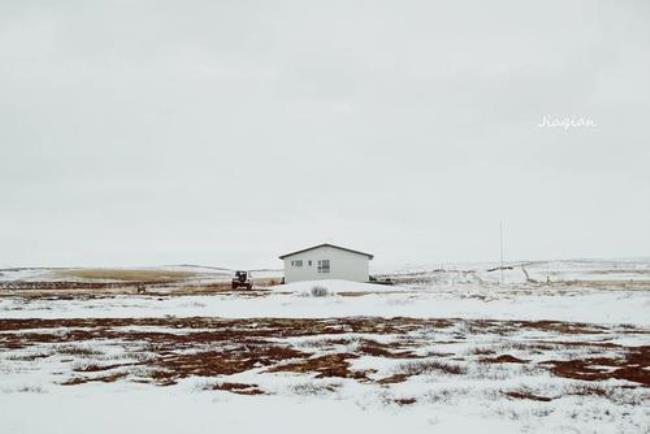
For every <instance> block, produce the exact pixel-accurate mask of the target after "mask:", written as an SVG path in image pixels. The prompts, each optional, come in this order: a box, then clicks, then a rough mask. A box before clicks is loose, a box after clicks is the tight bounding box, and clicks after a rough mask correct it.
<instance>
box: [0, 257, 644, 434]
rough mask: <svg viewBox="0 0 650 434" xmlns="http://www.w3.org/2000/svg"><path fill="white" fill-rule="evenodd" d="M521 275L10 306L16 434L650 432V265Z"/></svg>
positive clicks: (5, 388) (3, 303) (44, 298)
mask: <svg viewBox="0 0 650 434" xmlns="http://www.w3.org/2000/svg"><path fill="white" fill-rule="evenodd" d="M511 265H512V269H508V270H504V282H503V284H498V283H499V280H500V278H501V276H500V270H496V271H494V270H492V271H488V270H491V269H492V268H491V267H490V266H489V265H480V266H474V268H472V266H470V265H464V266H457V267H453V268H452V267H446V268H445V269H434V268H427V267H419V268H418V267H408V268H403V269H400V270H393V271H392V272H385V273H384V274H383V275H382V277H383V278H391V279H392V280H393V281H394V282H396V283H397V284H396V285H393V286H388V285H373V284H357V283H351V282H344V281H321V282H319V283H318V285H319V286H322V287H324V288H326V291H325V293H323V291H319V292H313V287H314V286H315V285H316V284H314V283H299V284H291V285H280V286H273V287H268V288H260V289H259V290H258V291H253V292H250V293H246V292H232V291H226V292H223V293H216V294H214V295H209V296H208V295H174V294H171V293H165V292H164V291H159V290H156V291H155V292H152V293H149V294H146V295H134V294H130V295H129V294H117V295H116V294H112V293H110V292H98V293H96V294H92V293H90V294H89V292H88V291H82V292H78V291H75V290H70V291H66V290H64V289H62V290H60V291H59V292H53V291H49V292H48V291H46V292H39V291H32V292H30V291H26V290H14V289H4V290H3V289H0V294H2V296H1V297H0V432H3V433H5V432H6V433H59V432H60V433H82V432H83V433H86V432H89V431H92V432H116V431H119V430H123V431H126V432H134V431H136V430H138V431H145V432H159V433H175V432H181V431H182V432H187V433H199V432H213V431H226V432H250V433H258V432H262V431H268V430H269V429H279V428H281V429H282V431H284V432H289V433H292V432H296V433H297V432H305V431H309V432H317V433H318V432H328V433H329V432H332V431H333V430H338V431H342V432H350V431H351V430H360V431H368V430H372V431H374V432H380V433H382V432H395V431H396V430H403V431H405V432H409V433H417V432H434V431H437V432H493V431H494V432H513V433H514V432H598V433H602V432H605V433H607V432H611V433H618V432H634V433H636V432H641V433H643V432H646V433H647V432H650V280H649V279H648V273H649V271H650V266H649V265H650V262H647V261H646V262H644V261H642V260H634V261H619V262H616V261H607V262H595V261H560V262H553V263H549V262H547V263H535V264H533V263H527V264H511ZM522 266H523V267H524V268H525V269H526V272H525V273H524V272H523V270H522V268H521V267H522ZM169 271H182V272H185V271H187V270H185V269H182V270H178V269H174V270H171V268H170V267H168V268H167V269H166V271H165V272H169ZM195 271H197V270H195ZM11 273H18V274H15V275H14V280H15V279H20V280H25V279H30V276H31V278H34V280H35V281H39V282H42V281H43V279H47V276H45V275H43V274H39V275H38V276H36V275H35V274H34V272H33V271H32V272H31V274H30V272H28V271H26V270H12V271H4V278H5V280H8V281H11V279H10V278H9V275H10V274H11ZM39 273H43V271H42V269H41V271H39ZM201 273H202V274H201V277H200V278H202V279H204V278H205V275H206V273H207V274H210V273H212V271H211V270H209V269H204V270H202V271H201ZM215 273H221V272H220V271H216V272H215ZM81 275H84V273H81ZM181 275H182V280H183V284H186V283H187V280H186V279H187V276H186V275H184V274H181ZM181 275H178V276H181ZM268 275H269V277H276V276H277V274H274V272H272V271H269V272H268ZM88 276H91V277H90V279H91V280H92V278H97V279H105V278H106V275H105V273H103V272H102V273H95V274H94V275H93V273H91V274H85V275H84V277H83V278H81V277H78V279H80V280H82V281H83V280H84V279H86V280H87V279H89V277H88ZM133 276H135V274H132V275H130V277H133ZM547 276H548V277H547ZM603 276H604V277H603ZM109 277H110V276H109ZM66 278H69V275H68V277H66ZM276 427H277V428H276Z"/></svg>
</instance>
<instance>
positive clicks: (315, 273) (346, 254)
mask: <svg viewBox="0 0 650 434" xmlns="http://www.w3.org/2000/svg"><path fill="white" fill-rule="evenodd" d="M372 258H373V255H371V254H370V253H364V252H360V251H358V250H352V249H348V248H345V247H341V246H335V245H334V244H328V243H324V244H319V245H317V246H313V247H308V248H306V249H302V250H297V251H295V252H291V253H287V254H285V255H282V256H280V259H282V260H283V261H284V279H285V282H286V283H292V282H300V281H303V280H322V279H344V280H351V281H354V282H367V281H368V279H369V271H368V270H369V262H370V260H371V259H372Z"/></svg>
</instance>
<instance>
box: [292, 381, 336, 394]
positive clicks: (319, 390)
mask: <svg viewBox="0 0 650 434" xmlns="http://www.w3.org/2000/svg"><path fill="white" fill-rule="evenodd" d="M339 387H341V384H340V383H328V384H316V383H302V384H296V385H294V386H292V387H291V390H292V391H293V393H295V394H297V395H303V396H316V395H323V394H326V393H331V392H336V390H337V389H338V388H339Z"/></svg>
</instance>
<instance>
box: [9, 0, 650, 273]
mask: <svg viewBox="0 0 650 434" xmlns="http://www.w3.org/2000/svg"><path fill="white" fill-rule="evenodd" d="M648 23H650V3H649V2H647V1H644V0H638V1H632V0H628V1H625V0H623V1H616V2H605V1H602V2H599V1H573V0H569V1H544V2H521V1H516V0H513V1H496V2H485V1H481V0H476V1H458V2H429V1H422V2H415V1H390V2H380V1H350V0H347V1H327V2H325V1H323V2H313V1H311V2H310V1H272V2H268V1H267V2H265V1H258V2H253V1H218V0H210V1H184V2H177V1H106V2H101V1H93V2H87V1H66V2H51V1H41V2H38V1H23V0H16V1H11V0H4V1H2V2H0V200H1V202H0V265H3V266H19V265H154V264H172V263H200V264H205V265H217V266H220V265H223V266H238V267H260V266H279V261H278V260H277V259H276V257H277V256H278V255H279V254H282V253H285V252H287V251H291V250H294V249H299V248H302V247H306V246H309V245H311V244H317V243H320V242H323V241H330V242H335V243H340V244H342V245H345V246H349V247H351V248H355V249H359V250H365V251H370V252H372V253H374V254H375V255H376V263H377V264H399V263H406V262H415V263H438V262H453V261H485V260H496V259H498V255H499V247H498V225H499V221H500V220H503V221H504V224H505V228H506V258H507V259H541V258H567V257H629V256H648V255H649V253H648V252H649V246H650V170H649V169H650V133H649V132H648V125H649V124H650V122H649V119H648V116H649V114H650V80H649V79H648V77H650V26H649V25H648ZM544 115H550V116H552V117H560V118H563V117H566V116H573V117H576V118H580V117H586V118H590V119H593V120H594V121H595V122H596V124H597V127H596V128H582V129H578V128H575V129H570V130H568V131H564V130H562V129H540V128H537V126H536V125H537V123H539V122H540V121H541V119H542V116H544Z"/></svg>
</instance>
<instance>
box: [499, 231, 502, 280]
mask: <svg viewBox="0 0 650 434" xmlns="http://www.w3.org/2000/svg"><path fill="white" fill-rule="evenodd" d="M499 240H500V246H501V285H503V222H499Z"/></svg>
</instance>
